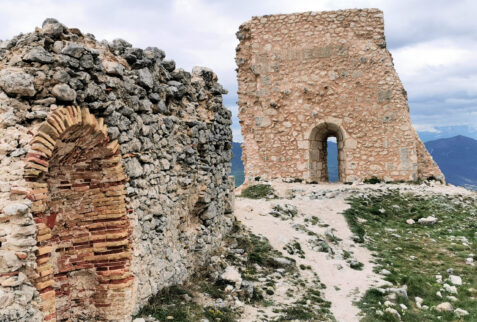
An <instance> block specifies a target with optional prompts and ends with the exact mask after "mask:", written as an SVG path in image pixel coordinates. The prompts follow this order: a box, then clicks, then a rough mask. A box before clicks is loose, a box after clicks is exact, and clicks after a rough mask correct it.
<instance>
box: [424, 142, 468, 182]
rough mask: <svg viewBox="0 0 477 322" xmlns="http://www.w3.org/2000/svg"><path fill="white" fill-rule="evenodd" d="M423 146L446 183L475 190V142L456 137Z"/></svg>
mask: <svg viewBox="0 0 477 322" xmlns="http://www.w3.org/2000/svg"><path fill="white" fill-rule="evenodd" d="M425 145H426V148H427V150H428V151H429V153H430V154H431V155H432V157H433V158H434V160H435V161H436V162H437V164H438V165H439V167H440V168H441V170H442V172H443V173H444V175H445V177H446V180H447V182H448V183H451V184H453V185H457V186H466V187H468V188H473V189H477V140H474V139H471V138H469V137H466V136H462V135H458V136H455V137H452V138H447V139H438V140H434V141H429V142H427V143H425Z"/></svg>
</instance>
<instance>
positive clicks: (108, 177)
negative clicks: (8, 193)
mask: <svg viewBox="0 0 477 322" xmlns="http://www.w3.org/2000/svg"><path fill="white" fill-rule="evenodd" d="M31 143H32V146H31V149H30V151H29V152H28V154H27V155H26V165H25V177H26V178H27V180H28V184H29V186H30V187H31V191H30V193H29V195H28V198H29V199H30V200H32V201H33V205H32V208H31V209H32V214H33V218H34V220H35V222H36V224H37V227H38V233H37V241H38V256H37V264H38V265H37V273H38V278H36V280H35V283H36V287H37V289H38V291H39V292H40V295H41V298H42V311H43V313H44V314H45V320H50V319H54V318H56V319H57V320H59V321H63V320H81V319H83V320H84V319H86V320H98V319H99V320H107V319H115V320H120V319H122V318H124V316H127V315H128V314H130V313H131V301H129V299H130V298H131V297H132V294H131V285H132V280H133V278H134V277H133V276H132V274H131V273H130V271H129V266H130V259H131V252H130V249H131V239H130V235H131V229H130V225H129V219H128V218H127V216H126V214H127V212H126V203H125V194H126V191H125V188H124V182H125V180H126V176H125V175H124V170H123V167H122V164H121V155H120V154H119V145H118V142H117V141H113V142H110V140H109V137H108V132H107V128H106V126H104V124H103V120H102V119H100V120H99V121H98V120H96V118H95V117H94V116H93V115H91V114H90V113H89V110H88V109H86V108H84V109H82V110H81V109H80V108H78V107H66V108H59V109H57V110H55V111H54V112H53V113H52V114H51V115H50V116H49V117H48V119H47V120H46V121H45V122H44V123H43V124H42V125H41V126H40V128H39V129H38V132H37V134H36V135H35V137H34V138H33V140H32V141H31Z"/></svg>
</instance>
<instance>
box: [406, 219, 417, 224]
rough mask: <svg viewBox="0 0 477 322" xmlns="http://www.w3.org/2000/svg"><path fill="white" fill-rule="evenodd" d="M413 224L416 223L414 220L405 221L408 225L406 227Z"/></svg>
mask: <svg viewBox="0 0 477 322" xmlns="http://www.w3.org/2000/svg"><path fill="white" fill-rule="evenodd" d="M415 223H416V222H415V221H414V219H408V220H406V224H408V225H413V224H415Z"/></svg>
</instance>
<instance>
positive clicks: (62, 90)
mask: <svg viewBox="0 0 477 322" xmlns="http://www.w3.org/2000/svg"><path fill="white" fill-rule="evenodd" d="M51 94H53V96H54V97H56V98H57V99H58V100H60V101H65V102H72V101H74V100H75V99H76V92H75V91H74V90H73V89H72V88H71V87H69V86H68V85H67V84H57V85H55V86H54V87H53V88H52V90H51Z"/></svg>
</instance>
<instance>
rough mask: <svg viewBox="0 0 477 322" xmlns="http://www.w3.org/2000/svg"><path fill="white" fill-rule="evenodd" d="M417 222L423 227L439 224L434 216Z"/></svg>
mask: <svg viewBox="0 0 477 322" xmlns="http://www.w3.org/2000/svg"><path fill="white" fill-rule="evenodd" d="M417 222H418V223H420V224H421V225H434V224H435V223H437V218H436V217H434V216H427V217H425V218H420V219H419V220H418V221H417Z"/></svg>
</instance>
